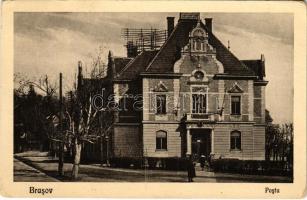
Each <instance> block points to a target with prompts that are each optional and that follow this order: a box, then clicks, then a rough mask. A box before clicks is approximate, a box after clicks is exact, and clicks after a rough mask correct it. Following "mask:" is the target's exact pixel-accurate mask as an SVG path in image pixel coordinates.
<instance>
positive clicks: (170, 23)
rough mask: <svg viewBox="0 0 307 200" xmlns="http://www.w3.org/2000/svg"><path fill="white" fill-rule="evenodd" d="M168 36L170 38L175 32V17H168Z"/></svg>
mask: <svg viewBox="0 0 307 200" xmlns="http://www.w3.org/2000/svg"><path fill="white" fill-rule="evenodd" d="M166 19H167V36H168V37H169V36H170V35H171V33H172V32H173V30H174V19H175V17H167V18H166Z"/></svg>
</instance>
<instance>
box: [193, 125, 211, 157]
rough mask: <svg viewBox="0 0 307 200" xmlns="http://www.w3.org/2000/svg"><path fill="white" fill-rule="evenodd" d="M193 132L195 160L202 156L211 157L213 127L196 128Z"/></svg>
mask: <svg viewBox="0 0 307 200" xmlns="http://www.w3.org/2000/svg"><path fill="white" fill-rule="evenodd" d="M191 134H192V155H193V158H194V159H195V160H199V158H200V157H201V156H205V157H206V159H208V158H209V156H210V153H211V129H194V130H191Z"/></svg>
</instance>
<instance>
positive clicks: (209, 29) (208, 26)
mask: <svg viewBox="0 0 307 200" xmlns="http://www.w3.org/2000/svg"><path fill="white" fill-rule="evenodd" d="M205 22H206V27H207V29H208V31H209V32H212V18H205Z"/></svg>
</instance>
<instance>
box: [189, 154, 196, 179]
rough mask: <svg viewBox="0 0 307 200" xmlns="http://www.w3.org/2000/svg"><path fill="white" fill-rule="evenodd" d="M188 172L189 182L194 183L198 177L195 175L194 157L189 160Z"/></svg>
mask: <svg viewBox="0 0 307 200" xmlns="http://www.w3.org/2000/svg"><path fill="white" fill-rule="evenodd" d="M187 171H188V182H193V178H194V177H195V176H196V174H195V165H194V163H193V159H192V156H190V157H189V159H188V163H187Z"/></svg>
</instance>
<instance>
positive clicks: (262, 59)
mask: <svg viewBox="0 0 307 200" xmlns="http://www.w3.org/2000/svg"><path fill="white" fill-rule="evenodd" d="M261 61H262V62H264V61H265V59H264V54H261Z"/></svg>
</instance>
